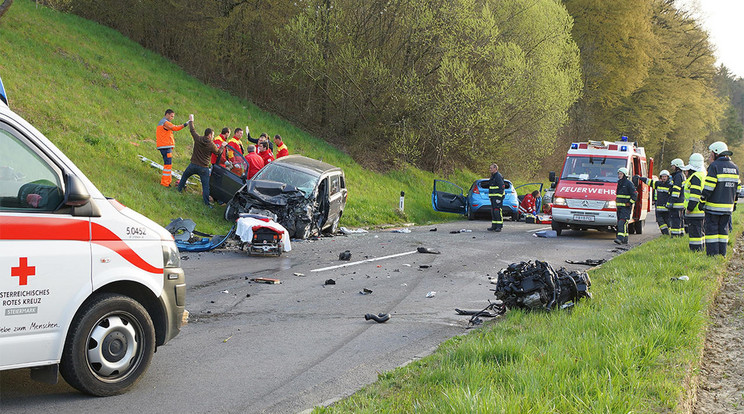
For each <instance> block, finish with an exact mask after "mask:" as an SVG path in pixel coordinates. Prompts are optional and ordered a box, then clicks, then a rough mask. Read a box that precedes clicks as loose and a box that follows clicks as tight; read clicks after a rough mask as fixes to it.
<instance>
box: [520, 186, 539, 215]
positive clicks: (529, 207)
mask: <svg viewBox="0 0 744 414" xmlns="http://www.w3.org/2000/svg"><path fill="white" fill-rule="evenodd" d="M538 197H540V191H538V190H535V191H533V192H532V193H530V194H527V195H526V196H524V198H523V199H522V202H521V203H519V212H520V213H522V214H524V222H525V223H534V222H535V218H536V214H537V199H538Z"/></svg>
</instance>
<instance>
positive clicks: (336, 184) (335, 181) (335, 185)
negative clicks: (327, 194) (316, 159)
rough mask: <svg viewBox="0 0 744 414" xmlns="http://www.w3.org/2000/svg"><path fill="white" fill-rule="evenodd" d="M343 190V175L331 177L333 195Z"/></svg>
mask: <svg viewBox="0 0 744 414" xmlns="http://www.w3.org/2000/svg"><path fill="white" fill-rule="evenodd" d="M339 191H341V176H340V175H334V176H332V177H331V195H334V194H336V193H338V192H339Z"/></svg>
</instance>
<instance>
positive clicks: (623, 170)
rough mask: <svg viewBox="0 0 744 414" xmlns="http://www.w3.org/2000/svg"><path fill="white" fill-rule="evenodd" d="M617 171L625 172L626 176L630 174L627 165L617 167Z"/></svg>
mask: <svg viewBox="0 0 744 414" xmlns="http://www.w3.org/2000/svg"><path fill="white" fill-rule="evenodd" d="M617 172H619V173H623V174H625V176H626V177H627V176H628V169H627V168H625V167H620V168H618V169H617Z"/></svg>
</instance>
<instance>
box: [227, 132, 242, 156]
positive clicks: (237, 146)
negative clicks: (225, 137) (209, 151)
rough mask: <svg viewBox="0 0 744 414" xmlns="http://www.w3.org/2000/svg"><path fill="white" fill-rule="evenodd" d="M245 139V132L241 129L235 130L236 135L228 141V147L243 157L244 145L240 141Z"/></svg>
mask: <svg viewBox="0 0 744 414" xmlns="http://www.w3.org/2000/svg"><path fill="white" fill-rule="evenodd" d="M242 138H243V130H242V129H241V128H235V133H234V134H233V137H232V138H230V140H229V141H227V145H228V146H229V147H231V148H232V149H234V150H235V151H237V152H238V153H240V155H243V154H244V153H245V151H243V143H242V142H240V140H241V139H242Z"/></svg>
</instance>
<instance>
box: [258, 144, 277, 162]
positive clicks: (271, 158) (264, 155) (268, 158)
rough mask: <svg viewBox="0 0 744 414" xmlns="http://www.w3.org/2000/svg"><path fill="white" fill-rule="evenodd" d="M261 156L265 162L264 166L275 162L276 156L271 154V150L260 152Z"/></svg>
mask: <svg viewBox="0 0 744 414" xmlns="http://www.w3.org/2000/svg"><path fill="white" fill-rule="evenodd" d="M258 155H259V156H261V159H262V160H263V162H264V165H266V164H268V163H270V162H271V161H274V154H272V153H271V150H270V149H268V148H267V149H266V151H263V152H259V153H258Z"/></svg>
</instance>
